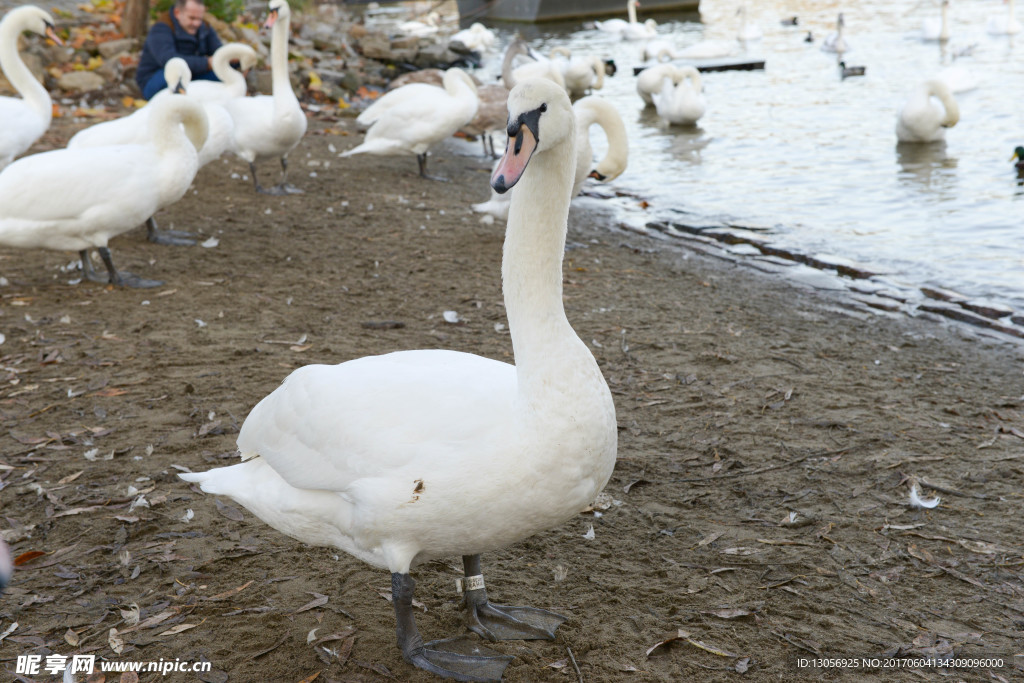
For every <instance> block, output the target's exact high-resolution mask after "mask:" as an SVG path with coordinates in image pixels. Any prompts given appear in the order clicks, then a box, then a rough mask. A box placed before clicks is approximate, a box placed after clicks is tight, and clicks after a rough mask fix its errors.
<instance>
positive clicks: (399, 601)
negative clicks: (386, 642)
mask: <svg viewBox="0 0 1024 683" xmlns="http://www.w3.org/2000/svg"><path fill="white" fill-rule="evenodd" d="M415 587H416V582H415V581H414V580H413V578H412V577H411V576H409V575H408V574H397V573H395V574H392V575H391V595H392V600H393V603H394V606H395V625H396V629H395V630H396V632H397V634H398V647H399V648H401V650H402V657H403V658H404V659H405V661H407V662H409V663H410V664H412V665H413V666H415V667H418V668H420V669H423V670H425V671H429V672H431V673H434V674H437V675H438V676H442V677H444V678H452V679H455V680H456V681H500V680H501V674H502V673H503V672H504V671H505V667H506V666H508V663H509V662H511V661H512V659H513V657H509V656H507V655H501V654H498V653H495V652H493V651H491V650H488V649H486V648H483V647H480V646H478V645H475V646H471V647H469V648H468V651H466V650H467V648H461V649H462V650H464V651H462V652H459V651H457V649H455V648H454V646H455V644H456V642H457V641H458V639H449V640H436V641H433V642H430V643H424V642H423V638H422V637H420V632H419V630H418V629H417V628H416V619H415V617H414V615H413V611H412V609H413V608H412V595H413V590H414V589H415Z"/></svg>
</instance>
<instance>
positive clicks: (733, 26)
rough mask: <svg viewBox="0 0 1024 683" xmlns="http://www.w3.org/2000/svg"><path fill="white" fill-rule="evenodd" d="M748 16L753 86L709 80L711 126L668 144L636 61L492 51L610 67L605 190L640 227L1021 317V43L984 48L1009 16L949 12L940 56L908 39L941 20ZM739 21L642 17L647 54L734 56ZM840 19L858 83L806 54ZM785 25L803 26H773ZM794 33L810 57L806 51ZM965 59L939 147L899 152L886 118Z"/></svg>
mask: <svg viewBox="0 0 1024 683" xmlns="http://www.w3.org/2000/svg"><path fill="white" fill-rule="evenodd" d="M747 4H748V5H749V8H748V12H749V14H748V16H749V17H750V20H751V21H753V22H754V23H756V24H758V25H759V26H760V27H761V29H762V30H763V32H764V38H763V39H762V40H761V41H758V42H755V43H752V44H750V45H749V46H748V50H747V53H746V54H747V55H749V56H752V57H763V58H764V59H765V60H766V68H765V70H764V71H749V72H747V71H731V72H719V73H708V74H705V75H704V87H705V94H706V96H707V99H708V111H707V113H706V114H705V115H704V117H703V118H702V119H701V120H700V123H699V125H698V127H696V128H691V129H685V128H667V127H666V126H664V125H663V124H662V123H661V122H660V120H659V119H658V117H657V116H656V114H655V113H654V111H653V109H648V110H646V111H645V110H643V109H642V102H641V100H640V99H639V97H638V96H637V95H636V91H635V78H634V77H633V68H632V67H633V66H635V65H638V64H640V63H641V62H642V58H641V50H642V43H639V42H628V41H622V40H619V39H617V38H615V37H613V36H610V35H608V34H605V33H603V32H601V31H598V30H595V29H588V28H586V27H585V26H584V24H583V23H581V22H576V23H572V24H559V25H541V26H539V27H511V28H509V29H506V28H502V33H501V35H502V38H503V46H504V43H505V42H507V41H508V40H509V38H510V36H511V30H512V29H513V28H514V29H519V30H521V31H522V32H523V34H524V36H525V37H526V38H527V39H528V40H529V41H530V43H531V45H532V46H534V47H535V48H537V49H539V50H540V51H542V52H546V51H547V50H549V49H550V48H551V47H554V46H556V45H568V46H569V47H570V48H571V49H572V50H573V51H574V53H578V54H598V55H601V56H607V57H612V58H614V59H615V61H616V63H617V65H618V67H619V72H618V74H617V75H616V76H615V77H614V78H611V79H609V80H608V81H606V84H605V87H604V89H603V90H601V91H599V93H598V94H600V95H602V96H604V97H606V98H609V99H610V100H611V101H612V102H614V103H615V104H616V106H617V107H618V108H619V111H620V112H621V114H622V115H623V118H624V120H625V122H626V126H627V129H628V132H629V136H630V166H629V169H628V170H627V171H626V173H625V174H624V175H623V176H621V177H620V178H619V179H618V180H617V181H615V183H614V184H615V186H616V187H617V188H619V189H622V190H626V191H629V192H632V193H636V194H638V195H641V196H643V197H645V198H649V201H650V203H651V206H652V208H651V210H654V211H657V210H659V209H666V208H674V209H678V210H682V211H685V212H687V213H689V214H691V215H695V216H697V217H698V218H699V217H704V218H708V219H714V220H719V221H726V222H730V223H732V224H736V225H753V226H758V227H767V228H770V234H771V239H772V241H773V242H774V243H776V244H779V245H782V246H786V247H788V248H793V249H797V250H799V251H802V252H805V253H812V254H823V255H828V254H831V255H836V256H841V257H843V258H847V259H853V260H855V261H857V262H859V263H861V264H863V265H865V266H866V267H868V268H870V269H872V270H874V271H875V272H881V273H884V274H885V275H886V276H887V277H888V278H889V279H890V280H892V281H894V282H900V283H905V284H908V285H911V286H921V285H931V286H938V287H945V288H948V289H953V290H956V291H958V292H960V293H962V294H965V295H968V296H970V297H975V298H978V299H983V300H988V301H991V302H996V303H1002V304H1005V305H1008V306H1011V307H1013V308H1014V309H1016V310H1018V311H1020V310H1024V220H1022V209H1024V187H1022V186H1020V185H1019V184H1018V182H1017V177H1016V174H1015V172H1014V169H1013V164H1012V163H1011V162H1010V161H1008V159H1009V157H1010V155H1011V154H1012V152H1013V149H1014V147H1015V146H1017V145H1022V144H1024V33H1021V34H1018V35H1017V36H1016V39H1012V38H1008V37H1006V36H990V35H989V34H988V33H987V31H986V30H985V26H986V21H987V18H988V16H989V15H990V14H997V13H1005V11H1006V9H1005V5H1004V4H1003V3H1001V2H960V3H954V4H953V5H952V7H951V10H950V19H951V27H952V29H951V30H952V38H951V40H950V41H949V43H948V44H947V45H946V46H945V47H942V46H940V45H939V44H938V43H926V42H923V41H921V40H920V38H919V33H920V30H921V24H922V20H923V19H924V18H925V17H927V16H935V17H937V16H938V11H939V10H938V3H937V2H936V3H935V4H934V5H933V4H932V3H930V2H927V1H926V2H923V3H917V2H913V1H911V0H870V1H862V2H857V3H849V6H846V5H843V4H838V3H831V2H810V1H806V2H781V1H776V2H770V1H769V2H763V1H762V2H748V3H747ZM1020 5H1021V7H1020V8H1019V11H1018V14H1019V15H1024V3H1020ZM738 6H739V2H738V0H731V1H728V2H725V1H723V2H708V1H707V0H705V2H703V3H702V13H701V14H697V13H687V14H669V15H665V14H660V15H655V18H656V19H657V20H658V22H659V25H658V38H659V39H666V40H668V41H670V42H672V43H673V44H674V45H676V46H677V47H680V48H681V47H685V46H687V45H690V44H693V43H695V42H697V41H699V40H701V39H703V38H717V39H731V38H733V37H734V36H735V33H736V30H737V27H738V20H737V17H736V14H735V12H736V8H737V7H738ZM840 10H841V11H843V12H844V13H845V18H846V32H845V34H846V37H847V40H848V42H849V43H850V45H851V47H852V50H851V51H850V52H849V53H847V55H846V61H847V63H848V64H851V65H863V66H866V67H867V74H866V76H865V77H863V78H850V79H847V80H845V81H843V80H841V79H840V77H839V73H838V70H837V67H836V59H835V56H834V55H831V54H827V53H824V52H822V51H821V50H820V49H819V46H820V43H821V39H822V38H823V37H824V36H825V34H826V33H828V32H829V31H830V30H832V29H833V28H834V25H835V18H836V13H837V12H838V11H840ZM794 15H796V16H798V17H799V26H797V27H792V26H782V25H781V23H780V19H781V18H783V17H788V16H794ZM643 18H644V16H643V15H642V13H641V20H642V19H643ZM1020 20H1021V21H1024V16H1022V17H1021V18H1020ZM808 30H810V31H811V32H812V33H813V35H814V37H815V42H814V43H813V44H808V43H805V42H804V37H805V36H806V35H807V32H808ZM975 43H976V44H977V46H976V47H975V48H974V51H973V53H972V54H971V55H969V56H964V57H960V58H958V59H956V60H955V63H956V65H957V66H962V67H966V68H968V69H969V70H970V71H971V72H972V73H973V74H974V76H975V77H976V78H977V80H978V82H979V85H978V87H977V89H975V90H973V91H971V92H967V93H963V94H960V95H957V96H956V97H957V100H958V102H959V104H960V109H961V119H960V122H959V124H957V125H956V126H955V127H954V128H952V129H949V130H948V131H947V135H946V142H945V143H939V144H933V145H924V146H920V145H918V146H910V147H907V146H905V145H904V146H900V147H897V145H896V136H895V132H894V129H895V122H896V115H897V112H898V110H899V108H900V106H901V105H902V103H903V102H904V101H905V100H906V98H907V96H908V94H909V92H910V91H911V89H912V88H913V87H914V86H915V85H917V84H918V83H920V82H922V81H924V80H925V79H926V78H928V77H930V76H932V75H934V74H935V73H937V72H938V71H939V70H940V69H941V68H943V67H944V66H946V65H949V64H950V63H951V62H952V58H951V56H950V55H951V54H952V52H954V51H956V50H959V49H962V48H963V47H966V46H968V45H972V44H975ZM503 46H502V49H503ZM490 62H491V63H490V64H488V65H487V70H490V69H496V68H497V67H498V64H495V63H496V62H500V55H499V56H495V57H492V58H491V60H490ZM595 130H596V129H595ZM595 137H598V136H597V135H595ZM595 143H596V144H595V146H599V144H598V141H595ZM598 151H599V153H600V151H601V150H600V149H599V150H598Z"/></svg>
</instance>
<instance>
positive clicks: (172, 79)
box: [164, 57, 192, 95]
mask: <svg viewBox="0 0 1024 683" xmlns="http://www.w3.org/2000/svg"><path fill="white" fill-rule="evenodd" d="M164 80H165V81H167V87H168V89H170V91H171V92H174V93H178V94H179V95H182V94H184V93H185V89H186V88H188V84H189V83H191V82H192V71H191V69H189V68H188V62H186V61H185V60H184V59H182V58H181V57H172V58H171V59H168V60H167V63H166V64H164Z"/></svg>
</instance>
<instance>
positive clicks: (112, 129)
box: [68, 48, 255, 246]
mask: <svg viewBox="0 0 1024 683" xmlns="http://www.w3.org/2000/svg"><path fill="white" fill-rule="evenodd" d="M221 49H223V48H221ZM250 49H251V48H250ZM219 52H220V50H218V53H219ZM253 55H254V56H255V53H253ZM229 68H230V67H229ZM232 71H234V69H232ZM236 73H237V72H236ZM239 76H241V74H239ZM164 80H166V81H167V82H168V83H169V84H171V86H170V87H169V88H166V89H164V90H161V91H160V92H158V93H157V94H156V95H154V96H153V99H151V100H150V101H149V104H147V105H146V106H145V107H143V108H141V109H139V110H137V111H135V112H134V113H132V114H130V115H128V116H123V117H121V118H119V119H114V120H113V121H104V122H103V123H97V124H96V125H93V126H89V127H88V128H83V129H82V130H80V131H78V132H77V133H75V135H74V136H73V137H72V138H71V140H69V141H68V149H80V148H85V147H109V146H111V145H141V144H145V143H147V142H148V141H149V140H150V139H151V138H152V132H151V131H150V119H151V118H152V116H153V112H154V111H155V110H156V109H157V104H158V103H159V102H162V101H163V100H164V99H166V98H168V97H174V96H177V95H181V94H186V93H188V91H189V86H190V85H192V82H191V81H192V73H191V72H190V71H189V68H188V63H187V62H186V61H185V60H184V59H182V58H181V57H172V58H171V59H169V60H167V64H166V65H164ZM202 82H203V83H210V84H211V85H219V84H217V83H213V82H212V81H202ZM243 83H244V81H243ZM187 97H188V98H189V99H191V100H193V101H196V102H199V104H200V106H202V108H203V111H204V112H206V118H207V136H206V140H205V141H204V142H203V146H202V148H201V149H200V150H199V168H202V167H203V166H205V165H206V164H208V163H210V162H211V161H213V160H214V159H217V158H219V157H220V155H221V154H223V153H224V151H225V150H226V149H227V148H228V145H229V144H230V142H231V135H232V130H233V128H234V123H233V122H232V120H231V116H230V115H229V114H228V113H227V111H226V110H225V109H224V107H222V106H221V105H220V104H217V103H216V102H203V101H198V100H196V98H193V97H192V95H191V94H188V95H187ZM193 237H194V236H193V235H192V234H191V233H188V232H185V231H183V230H159V229H158V228H157V225H156V219H155V218H154V217H153V216H150V217H149V218H148V219H146V239H148V240H149V241H150V242H153V243H156V244H164V245H176V246H190V245H193V244H195V243H196V241H195V239H193Z"/></svg>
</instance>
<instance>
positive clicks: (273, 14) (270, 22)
mask: <svg viewBox="0 0 1024 683" xmlns="http://www.w3.org/2000/svg"><path fill="white" fill-rule="evenodd" d="M275 23H277V10H276V9H272V10H270V14H268V15H267V20H266V21H264V22H263V28H273V27H274V24H275Z"/></svg>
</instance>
